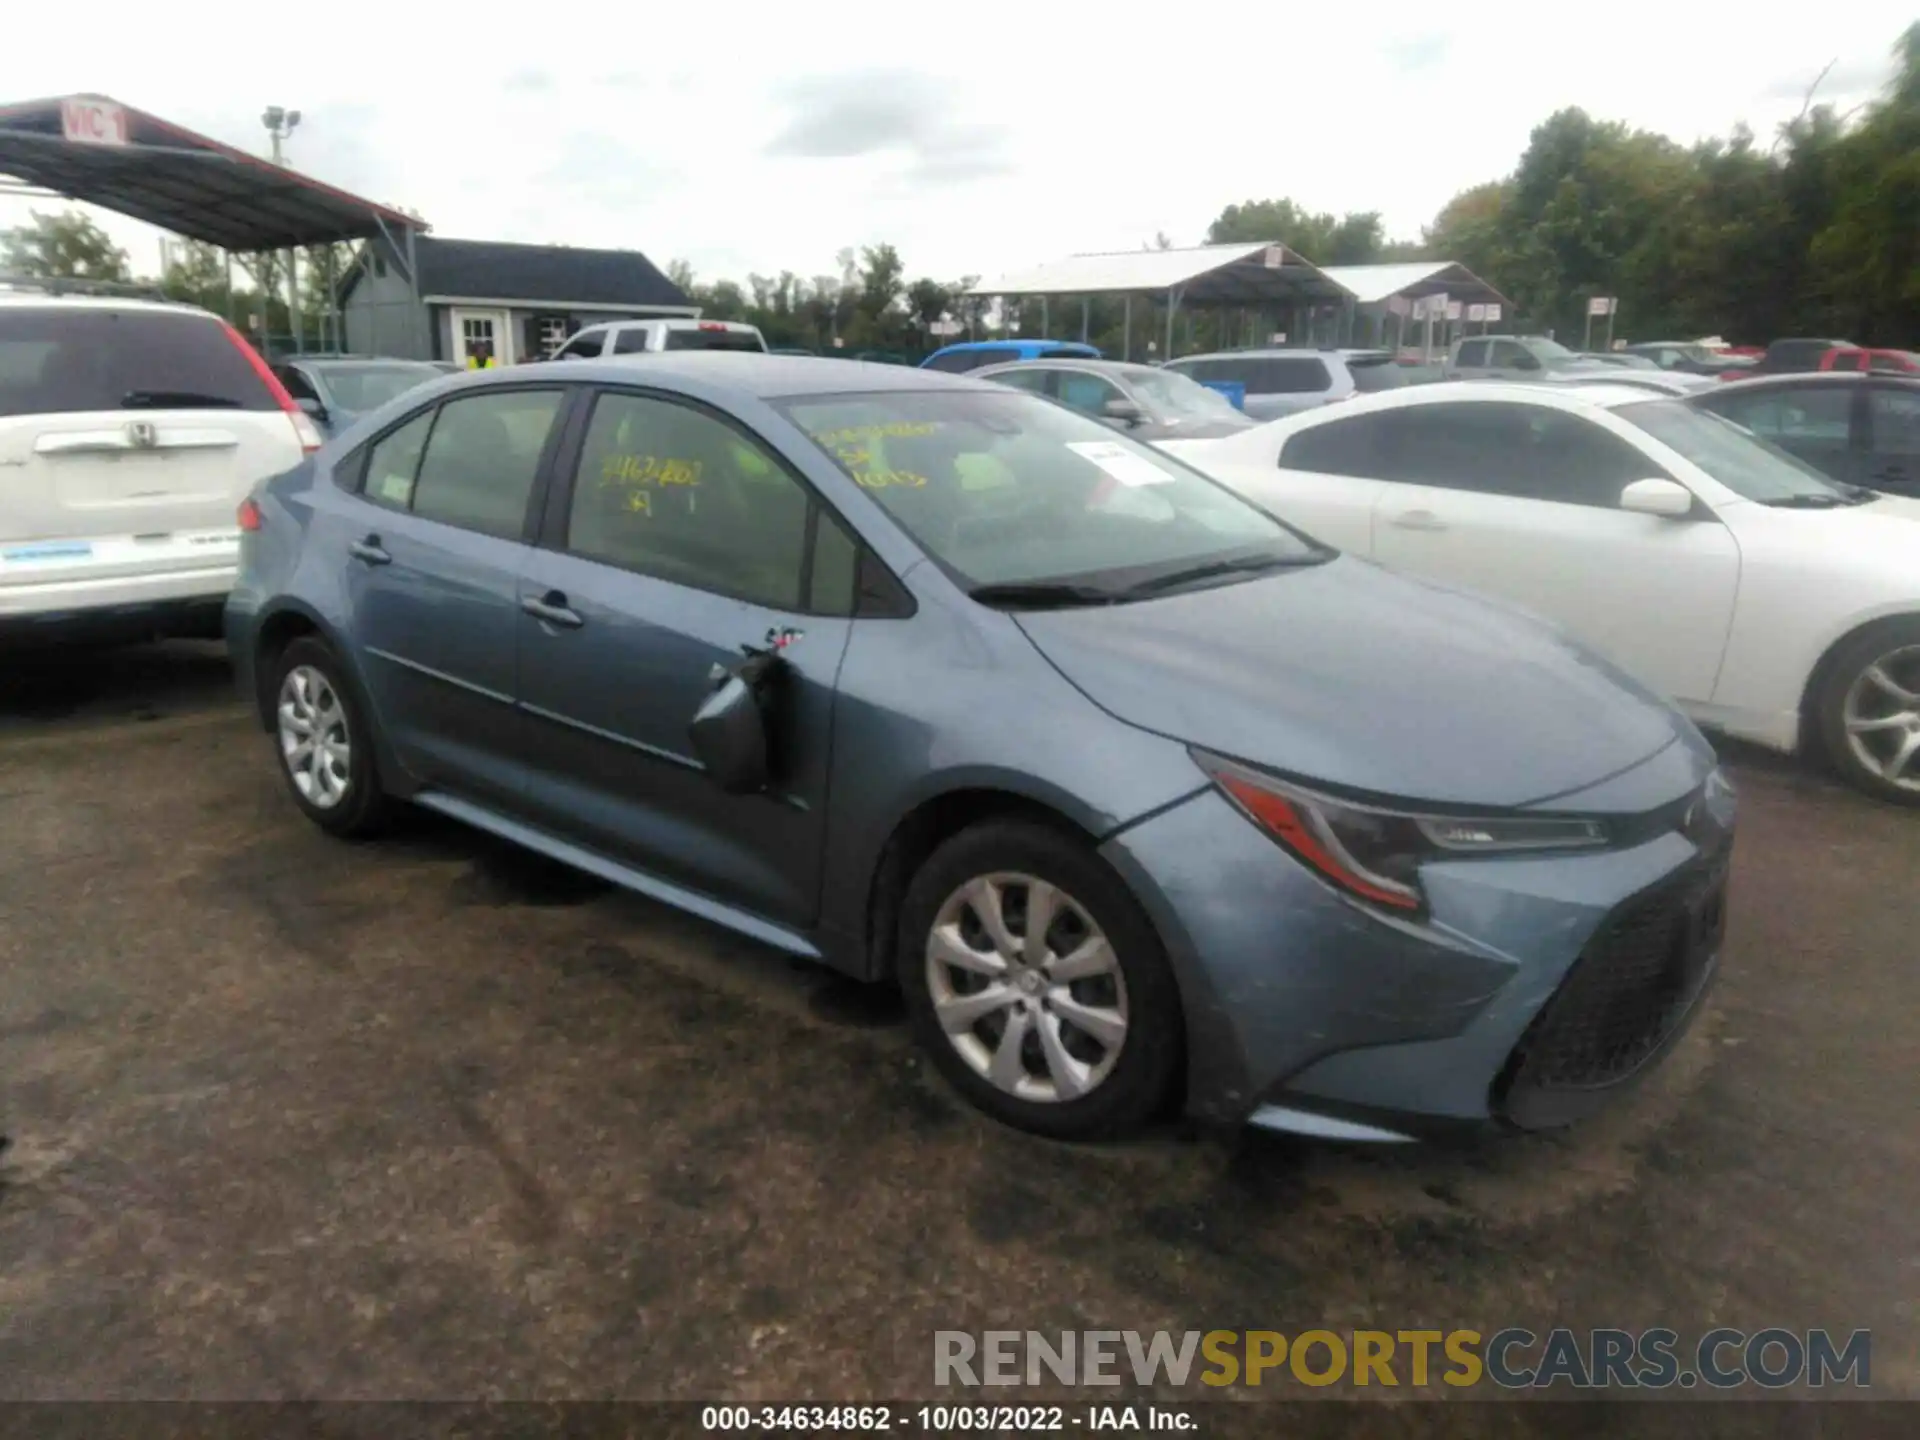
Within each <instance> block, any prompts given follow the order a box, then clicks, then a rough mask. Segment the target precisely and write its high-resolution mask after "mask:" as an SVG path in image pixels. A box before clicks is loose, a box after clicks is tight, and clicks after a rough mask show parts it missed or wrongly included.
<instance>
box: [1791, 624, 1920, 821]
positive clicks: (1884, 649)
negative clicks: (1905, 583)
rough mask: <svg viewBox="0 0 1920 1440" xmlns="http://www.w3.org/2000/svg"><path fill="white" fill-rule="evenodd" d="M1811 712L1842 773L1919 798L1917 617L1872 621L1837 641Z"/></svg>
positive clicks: (1919, 801)
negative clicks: (1866, 627)
mask: <svg viewBox="0 0 1920 1440" xmlns="http://www.w3.org/2000/svg"><path fill="white" fill-rule="evenodd" d="M1817 719H1818V721H1819V727H1820V738H1821V740H1822V742H1823V743H1824V745H1825V748H1826V752H1827V755H1828V758H1829V759H1831V760H1832V762H1833V763H1834V765H1835V766H1836V767H1838V769H1839V771H1840V773H1841V774H1842V775H1843V776H1845V777H1846V779H1847V780H1849V781H1850V782H1852V783H1853V784H1854V785H1855V786H1857V787H1858V788H1859V789H1862V790H1864V791H1866V792H1867V793H1868V794H1870V795H1877V796H1879V797H1880V798H1881V799H1883V800H1892V801H1894V802H1895V803H1896V804H1901V805H1920V619H1902V620H1898V621H1894V622H1892V623H1890V624H1887V625H1880V626H1875V627H1873V628H1871V629H1869V630H1866V631H1864V632H1863V633H1861V634H1860V635H1857V636H1855V637H1854V638H1853V639H1851V640H1849V641H1848V642H1847V643H1846V644H1845V645H1843V646H1842V647H1841V648H1840V650H1839V651H1838V652H1837V653H1836V654H1835V655H1834V657H1833V661H1832V663H1831V664H1830V665H1829V666H1828V667H1827V675H1826V680H1825V682H1824V684H1823V686H1822V688H1821V693H1820V697H1819V701H1818V707H1817Z"/></svg>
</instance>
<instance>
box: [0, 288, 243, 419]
mask: <svg viewBox="0 0 1920 1440" xmlns="http://www.w3.org/2000/svg"><path fill="white" fill-rule="evenodd" d="M279 408H280V406H279V402H278V401H277V400H275V399H274V396H273V393H272V392H271V391H270V390H268V389H267V386H266V382H265V381H264V380H262V379H261V377H260V373H259V371H258V370H257V369H255V366H254V360H253V358H252V356H251V355H250V353H249V352H247V351H246V350H244V349H243V348H242V346H241V345H240V344H236V343H235V342H234V339H233V338H232V336H231V335H230V334H229V333H228V332H227V330H226V329H225V328H224V327H223V326H222V325H221V324H220V322H219V321H217V320H215V319H213V318H212V317H211V316H206V315H193V314H186V313H183V312H180V311H171V310H106V309H93V308H82V307H80V306H74V307H71V308H56V307H49V308H47V309H38V308H31V307H26V308H15V307H13V306H6V307H4V308H0V415H61V414H72V413H75V412H80V411H89V410H189V409H193V410H197V409H209V410H277V409H279Z"/></svg>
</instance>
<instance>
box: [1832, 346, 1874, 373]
mask: <svg viewBox="0 0 1920 1440" xmlns="http://www.w3.org/2000/svg"><path fill="white" fill-rule="evenodd" d="M1866 358H1867V356H1866V352H1865V351H1863V350H1841V351H1839V352H1837V353H1836V354H1835V355H1834V357H1833V363H1832V364H1831V365H1829V366H1828V367H1827V368H1828V369H1829V370H1864V369H1866V368H1867V367H1866V365H1865V363H1864V362H1865V360H1866Z"/></svg>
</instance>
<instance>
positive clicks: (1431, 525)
mask: <svg viewBox="0 0 1920 1440" xmlns="http://www.w3.org/2000/svg"><path fill="white" fill-rule="evenodd" d="M1393 523H1394V524H1395V525H1398V526H1399V527H1400V528H1401V529H1402V530H1444V529H1446V528H1447V522H1446V521H1444V520H1442V519H1441V518H1440V517H1439V516H1438V515H1436V514H1434V513H1433V512H1432V511H1431V510H1402V511H1401V512H1400V513H1399V514H1398V515H1396V516H1394V517H1393Z"/></svg>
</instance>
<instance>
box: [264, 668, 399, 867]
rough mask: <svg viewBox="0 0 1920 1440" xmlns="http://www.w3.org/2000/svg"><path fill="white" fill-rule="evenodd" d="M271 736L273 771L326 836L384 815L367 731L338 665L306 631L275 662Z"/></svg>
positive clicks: (369, 828)
mask: <svg viewBox="0 0 1920 1440" xmlns="http://www.w3.org/2000/svg"><path fill="white" fill-rule="evenodd" d="M273 693H274V708H273V736H274V748H275V750H276V751H277V752H278V753H279V756H280V775H281V778H282V779H283V780H285V781H286V783H287V789H288V790H289V791H290V792H291V793H292V795H293V799H294V803H295V804H297V805H298V806H299V807H300V809H301V811H302V812H303V813H304V814H305V815H306V817H307V818H308V819H309V820H311V821H313V823H314V824H316V825H318V826H319V827H320V828H321V829H322V830H325V831H327V832H328V833H330V834H333V835H342V836H353V835H366V834H370V833H371V832H373V831H374V830H376V829H378V828H379V826H380V824H381V822H382V821H383V820H384V819H385V818H386V812H387V802H386V796H385V795H384V794H382V793H381V790H380V779H379V776H378V774H377V773H376V772H375V769H374V763H373V744H372V736H371V735H370V733H369V732H368V729H367V725H366V722H365V719H364V717H363V715H362V713H361V710H360V707H359V705H358V703H357V702H356V701H355V699H354V696H353V691H352V689H351V687H350V686H349V685H348V683H347V680H346V677H345V673H344V670H343V667H342V666H341V664H340V661H339V660H338V659H337V658H336V657H335V655H334V653H333V651H331V650H330V649H328V648H327V647H326V645H324V644H322V643H321V642H320V641H318V640H315V639H312V638H310V637H309V638H302V639H299V640H295V641H294V642H293V643H292V644H291V645H289V646H287V648H286V649H285V650H283V651H282V652H281V653H280V658H279V663H278V664H277V665H276V666H275V669H274V692H273Z"/></svg>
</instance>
